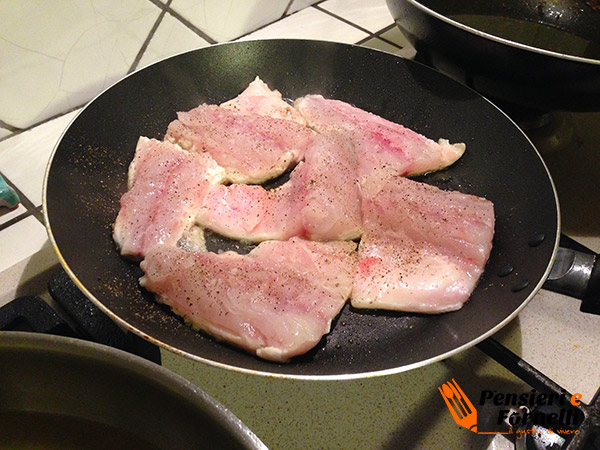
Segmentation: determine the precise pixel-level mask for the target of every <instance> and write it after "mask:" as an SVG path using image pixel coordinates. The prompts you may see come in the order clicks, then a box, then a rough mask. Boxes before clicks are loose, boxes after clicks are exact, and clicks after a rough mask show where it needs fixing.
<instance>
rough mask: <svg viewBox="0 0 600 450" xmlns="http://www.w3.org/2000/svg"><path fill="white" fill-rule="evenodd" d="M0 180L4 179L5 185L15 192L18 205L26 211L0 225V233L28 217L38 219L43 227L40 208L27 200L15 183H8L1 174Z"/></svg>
mask: <svg viewBox="0 0 600 450" xmlns="http://www.w3.org/2000/svg"><path fill="white" fill-rule="evenodd" d="M2 178H4V180H5V181H6V183H7V184H8V185H9V186H11V187H12V188H13V189H14V190H15V192H16V194H17V195H18V196H19V200H20V204H21V205H23V207H24V208H25V209H26V211H25V212H23V214H20V215H18V216H17V217H13V218H12V219H10V220H8V221H6V222H5V223H2V224H0V231H2V230H4V229H6V228H8V227H10V226H11V225H14V224H15V223H17V222H20V221H21V220H23V219H25V218H27V217H29V216H34V217H35V218H36V219H38V220H39V221H40V222H42V225H44V220H43V214H40V213H41V207H36V206H35V205H34V204H33V203H32V202H31V200H29V199H28V198H27V196H26V195H25V194H24V193H23V192H22V191H21V190H20V189H19V188H18V187H17V186H16V185H15V183H13V182H12V181H10V179H9V178H7V177H6V176H5V175H4V174H2Z"/></svg>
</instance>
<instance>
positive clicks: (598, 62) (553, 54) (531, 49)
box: [387, 0, 600, 66]
mask: <svg viewBox="0 0 600 450" xmlns="http://www.w3.org/2000/svg"><path fill="white" fill-rule="evenodd" d="M387 1H388V2H389V1H391V0H387ZM403 1H406V2H407V3H410V4H412V5H413V6H414V7H415V8H418V9H420V10H421V11H423V12H425V13H427V14H429V15H430V16H432V17H435V18H436V19H438V20H441V21H442V22H445V23H447V24H449V25H452V26H453V27H456V28H458V29H460V30H463V31H466V32H467V33H471V34H474V35H476V36H478V37H481V38H484V39H488V40H490V41H494V42H498V43H500V44H504V45H508V46H509V47H514V48H517V49H519V50H523V51H528V52H533V53H538V54H540V55H544V56H550V57H553V58H559V59H564V60H567V61H573V62H578V63H584V64H592V65H598V66H600V59H593V58H584V57H582V56H575V55H569V54H567V53H559V52H555V51H552V50H546V49H543V48H539V47H533V46H531V45H527V44H522V43H520V42H516V41H511V40H510V39H505V38H502V37H499V36H496V35H494V34H490V33H486V32H484V31H481V30H478V29H476V28H473V27H470V26H468V25H465V24H462V23H460V22H457V21H456V20H453V19H450V18H449V17H447V16H444V15H443V14H440V13H438V12H437V11H434V10H433V9H431V8H428V7H427V6H425V5H423V4H422V3H420V2H418V1H417V0H403Z"/></svg>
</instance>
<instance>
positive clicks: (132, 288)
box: [44, 40, 559, 378]
mask: <svg viewBox="0 0 600 450" xmlns="http://www.w3.org/2000/svg"><path fill="white" fill-rule="evenodd" d="M256 75H259V76H260V77H261V78H262V79H263V80H264V81H265V82H267V83H268V84H269V85H270V86H271V87H272V88H277V89H279V90H280V91H281V92H282V94H283V95H284V97H287V98H290V99H294V98H296V97H299V96H302V95H305V94H309V93H319V94H323V95H324V96H326V97H331V98H337V99H341V100H344V101H346V102H349V103H352V104H354V105H356V106H358V107H361V108H363V109H365V110H368V111H372V112H374V113H377V114H380V115H381V116H383V117H385V118H387V119H390V120H393V121H396V122H399V123H402V124H404V125H406V126H409V127H411V128H413V129H415V130H416V131H418V132H420V133H423V134H425V135H427V136H429V137H431V138H433V139H438V138H440V137H444V138H447V139H449V140H450V141H451V142H460V141H462V142H465V143H466V144H467V151H466V154H465V155H464V156H463V157H462V158H461V159H460V160H459V161H458V162H457V163H456V164H455V165H454V166H452V167H451V168H449V169H447V170H443V171H440V172H437V173H433V174H430V175H427V176H424V177H421V180H422V181H425V182H427V183H431V184H434V185H436V186H439V187H441V188H443V189H454V190H459V191H462V192H466V193H470V194H474V195H479V196H484V197H486V198H488V199H490V200H492V201H493V202H494V204H495V208H496V221H497V222H496V223H497V225H496V235H495V238H494V247H493V250H492V254H491V257H490V260H489V263H488V266H487V268H486V270H485V273H484V274H483V276H482V278H481V281H480V283H479V286H478V287H477V289H476V290H475V292H474V293H473V295H472V298H471V299H470V301H469V302H468V303H467V304H466V305H465V306H464V307H463V309H462V310H460V311H458V312H453V313H448V314H443V315H437V316H425V315H418V314H403V313H391V312H375V311H358V310H353V309H352V308H351V307H350V306H349V305H347V306H346V307H345V308H344V310H343V311H342V313H341V315H340V317H339V318H338V319H337V320H336V321H335V322H334V324H333V329H332V332H331V333H330V334H329V335H327V336H326V337H324V338H323V339H322V341H321V342H320V343H319V344H318V345H317V346H316V348H315V349H314V350H312V351H311V352H309V353H308V354H306V355H304V356H301V357H298V358H296V359H294V360H293V361H292V362H291V363H289V364H275V363H271V362H267V361H263V360H261V359H258V358H256V357H254V356H250V355H248V354H246V353H244V352H242V351H240V350H238V349H235V348H233V347H230V346H228V345H227V344H223V343H220V342H217V341H215V340H214V339H212V338H210V337H208V336H205V335H204V334H202V333H198V332H195V331H193V330H192V329H191V328H189V327H188V326H186V325H185V324H184V323H183V322H182V321H181V320H180V319H179V318H178V317H177V316H176V315H174V314H172V313H171V312H170V311H169V310H168V309H167V308H165V307H164V306H162V305H159V304H158V303H156V302H155V301H154V300H153V298H152V295H151V294H149V293H148V292H146V291H144V290H143V289H142V288H140V286H139V284H138V277H139V276H140V275H141V271H140V269H139V267H138V266H137V265H136V264H132V263H130V262H127V261H125V260H123V259H122V258H121V257H120V256H119V254H118V252H117V250H116V248H115V244H114V243H113V241H112V238H111V224H112V223H113V222H114V220H115V217H116V215H117V213H118V210H119V198H120V196H121V195H122V194H123V192H125V190H126V173H127V168H128V165H129V163H130V161H131V160H132V158H133V155H134V151H135V145H136V142H137V139H138V137H139V136H140V135H144V136H148V137H155V138H162V137H163V135H164V133H165V130H166V128H167V125H168V124H169V122H170V121H172V120H173V119H174V118H175V113H176V112H177V111H180V110H189V109H191V108H193V107H195V106H197V105H198V104H199V103H202V102H208V103H219V102H222V101H224V100H226V99H229V98H231V97H234V96H235V95H237V94H238V93H239V92H241V91H242V90H243V89H244V88H245V86H247V84H248V83H249V82H250V81H252V79H253V78H254V77H255V76H256ZM44 211H45V214H46V220H47V223H48V227H49V230H50V236H51V239H52V241H53V243H54V245H55V249H56V251H57V252H58V254H59V257H60V260H61V263H62V264H63V266H64V267H65V269H66V270H67V272H68V273H69V275H70V276H71V277H72V278H73V280H74V281H75V282H76V284H77V285H78V286H79V287H80V288H81V290H82V291H84V293H85V294H86V295H87V296H88V297H89V298H91V299H92V300H93V301H94V302H95V303H96V304H98V306H99V307H100V308H101V309H102V310H103V311H104V312H106V313H107V314H108V315H109V316H110V317H112V318H113V319H114V320H116V321H117V322H118V323H120V324H121V325H123V326H125V327H126V328H128V329H130V330H132V331H134V332H135V333H137V334H139V335H141V336H143V337H146V338H147V339H149V340H150V341H152V342H154V343H157V344H160V345H162V346H163V347H165V348H168V349H170V350H172V351H174V352H176V353H180V354H183V355H186V356H189V357H191V358H194V359H197V360H201V361H204V362H207V363H209V364H212V365H215V366H219V367H225V368H229V369H234V370H239V371H244V372H249V373H259V374H271V375H278V376H286V377H299V378H352V377H359V376H366V375H373V374H385V373H394V372H400V371H403V370H408V369H410V368H413V367H417V366H421V365H424V364H427V363H430V362H433V361H439V360H441V359H443V358H445V357H448V356H450V355H452V354H455V353H457V352H460V351H461V350H464V349H466V348H468V347H470V346H472V345H474V344H476V343H477V342H479V341H481V340H483V339H484V338H486V337H487V336H490V335H491V334H493V333H495V332H496V331H498V330H499V329H500V328H501V327H502V326H504V325H506V324H507V323H508V322H509V321H510V320H511V319H513V318H514V317H515V316H516V315H517V313H518V312H519V310H520V309H521V308H522V307H523V306H524V305H525V304H526V303H527V301H528V300H529V299H530V298H531V297H532V295H533V294H534V293H535V292H536V291H537V290H538V289H539V288H540V286H541V285H542V283H543V281H544V279H545V278H546V276H547V274H548V272H549V270H550V264H551V261H552V258H553V255H554V254H555V251H556V248H557V242H558V236H559V215H558V203H557V198H556V194H555V190H554V187H553V184H552V181H551V179H550V177H549V174H548V172H547V170H546V167H545V165H544V164H543V162H542V160H541V159H540V157H539V155H538V154H537V152H536V150H535V149H534V148H533V146H532V145H531V143H530V142H529V141H528V139H527V138H526V137H525V136H524V134H523V133H522V132H521V131H520V130H519V129H518V128H517V127H516V126H515V125H514V123H513V122H511V120H510V119H508V118H507V117H506V116H505V115H504V114H503V113H502V112H501V111H500V110H498V109H497V108H496V107H495V106H494V105H492V104H491V103H489V102H488V101H487V100H485V99H483V98H482V97H481V96H479V95H478V94H476V93H475V92H474V91H472V90H470V89H468V88H466V87H464V86H462V85H460V84H458V83H456V82H454V81H453V80H451V79H449V78H447V77H445V76H443V75H440V74H439V73H437V72H435V71H434V70H432V69H429V68H427V67H425V66H422V65H420V64H417V63H414V62H411V61H407V60H403V59H401V58H398V57H395V56H392V55H389V54H386V53H382V52H378V51H374V50H369V49H366V48H362V47H356V46H350V45H343V44H336V43H330V42H318V41H299V40H274V41H254V42H241V43H233V44H223V45H217V46H213V47H207V48H203V49H200V50H197V51H192V52H189V53H185V54H181V55H178V56H176V57H173V58H170V59H167V60H164V61H162V62H159V63H157V64H154V65H152V66H150V67H147V68H145V69H143V70H141V71H139V72H137V73H134V74H132V75H130V76H128V77H127V78H125V79H124V80H122V81H120V82H118V83H117V84H115V85H114V86H113V87H111V88H110V89H108V90H107V91H106V92H104V93H103V94H101V95H100V96H99V97H97V98H96V99H95V100H94V101H93V102H91V104H89V105H88V106H87V107H86V108H85V109H84V110H83V111H82V112H81V113H80V114H79V115H78V116H77V118H76V119H75V120H74V121H73V123H72V124H71V125H70V126H69V128H68V129H67V131H66V132H65V133H64V135H63V136H62V139H61V140H60V142H59V144H58V145H57V147H56V149H55V152H54V155H53V157H52V160H51V164H50V167H49V169H48V172H47V178H46V188H45V202H44ZM209 244H210V245H211V246H212V248H213V249H214V248H215V247H216V246H221V247H223V248H227V242H226V241H219V240H216V241H212V242H210V243H209Z"/></svg>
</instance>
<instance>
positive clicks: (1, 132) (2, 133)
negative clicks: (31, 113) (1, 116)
mask: <svg viewBox="0 0 600 450" xmlns="http://www.w3.org/2000/svg"><path fill="white" fill-rule="evenodd" d="M11 134H13V131H12V130H9V129H8V128H2V127H0V139H2V138H5V137H8V136H10V135H11Z"/></svg>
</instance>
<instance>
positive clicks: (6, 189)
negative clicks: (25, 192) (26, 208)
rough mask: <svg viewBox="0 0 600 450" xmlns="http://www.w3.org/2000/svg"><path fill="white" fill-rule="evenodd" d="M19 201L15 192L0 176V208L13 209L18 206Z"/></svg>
mask: <svg viewBox="0 0 600 450" xmlns="http://www.w3.org/2000/svg"><path fill="white" fill-rule="evenodd" d="M19 201H20V200H19V196H18V195H17V193H16V192H15V190H14V189H13V188H11V187H10V186H9V185H8V184H6V181H4V178H2V176H1V175H0V206H8V207H9V208H14V207H15V206H17V205H18V204H19Z"/></svg>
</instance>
